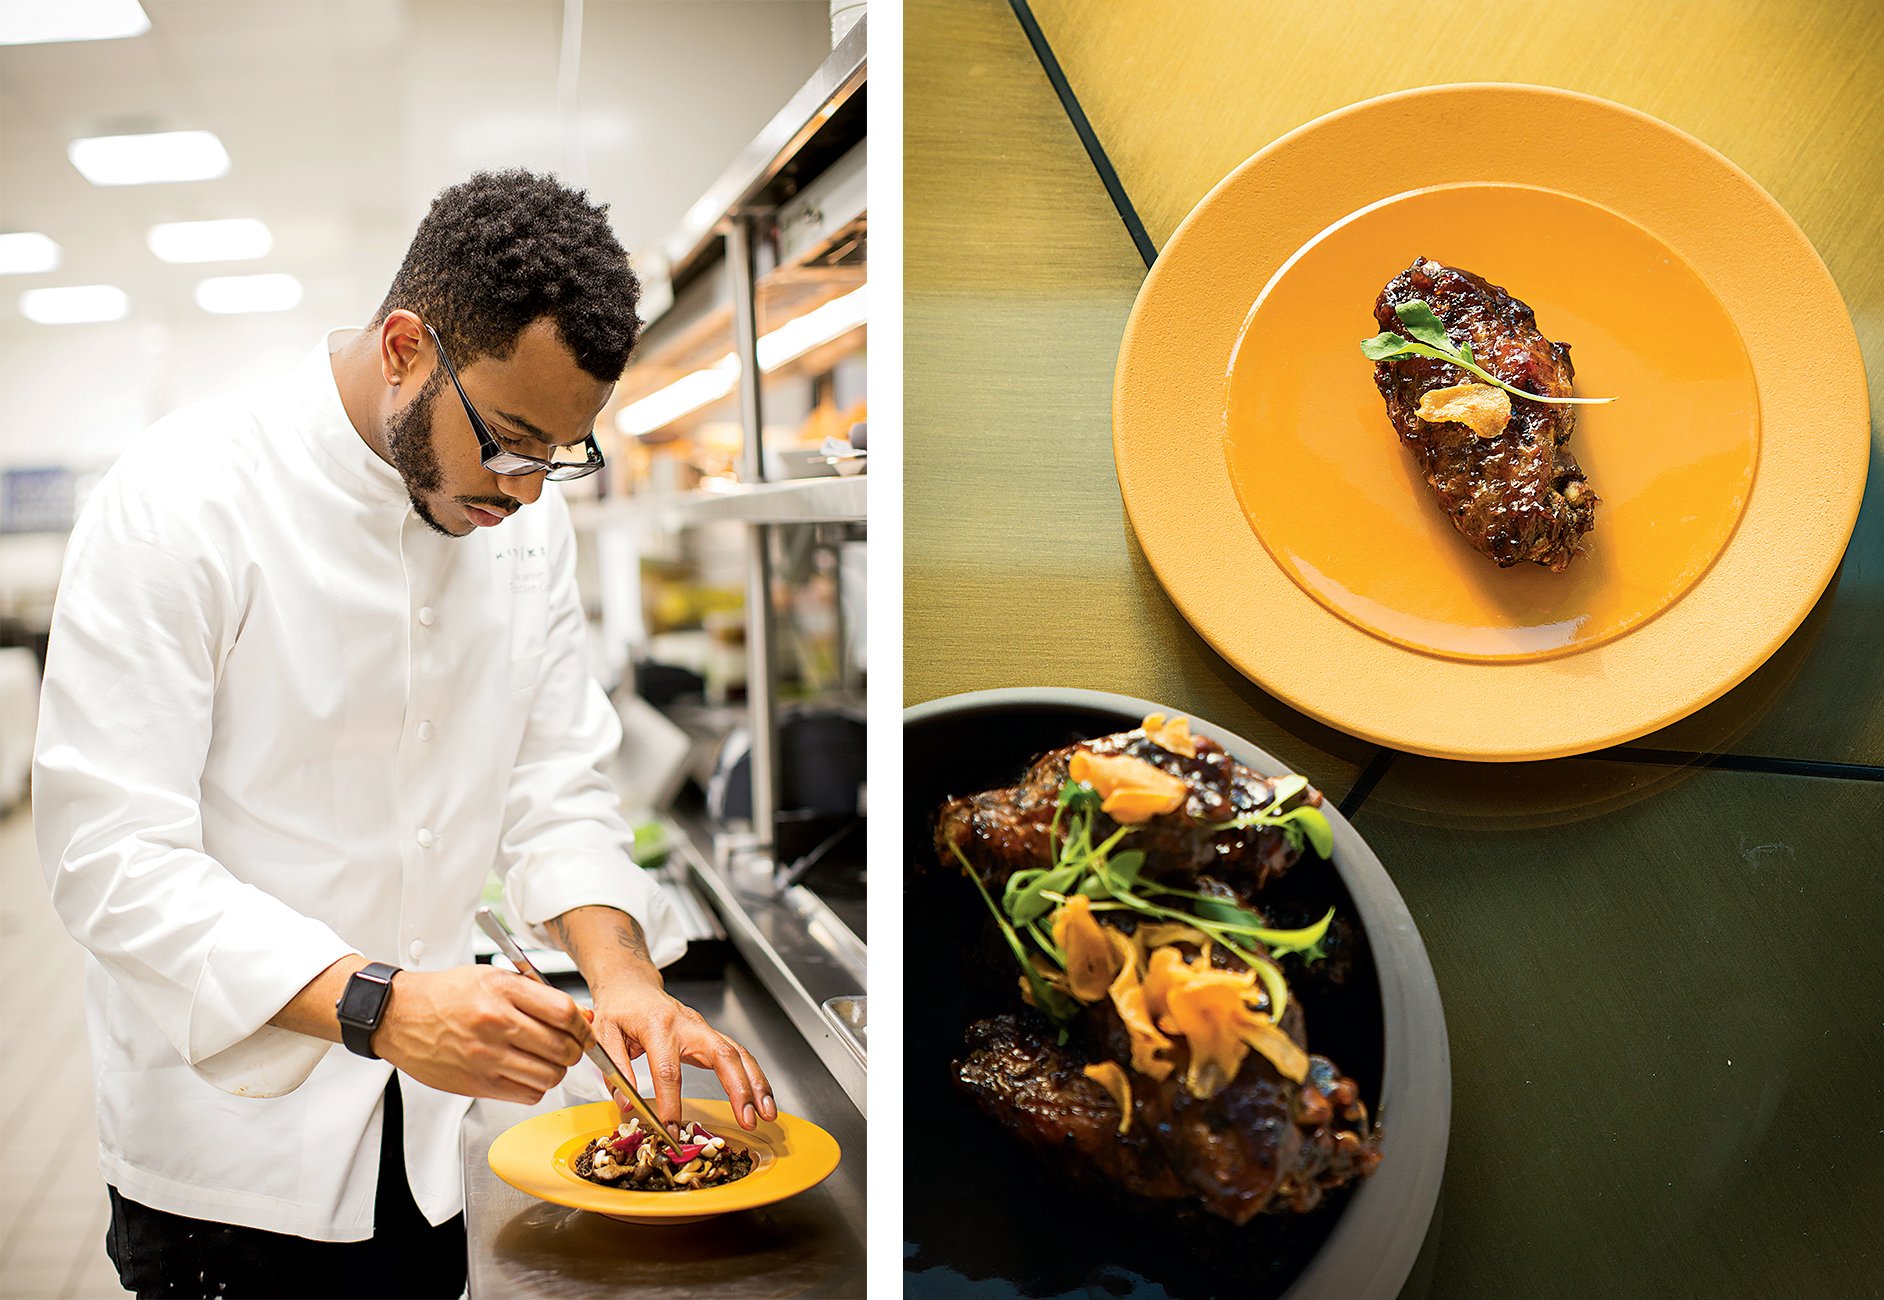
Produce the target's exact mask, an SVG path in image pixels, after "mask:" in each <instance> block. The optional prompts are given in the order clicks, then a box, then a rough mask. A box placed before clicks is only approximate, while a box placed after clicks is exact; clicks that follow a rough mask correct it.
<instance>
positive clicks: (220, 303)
mask: <svg viewBox="0 0 1884 1300" xmlns="http://www.w3.org/2000/svg"><path fill="white" fill-rule="evenodd" d="M300 303H301V282H300V281H299V280H297V279H295V278H294V277H293V276H292V275H216V276H211V277H210V278H209V279H207V280H204V281H201V282H200V283H199V284H198V285H197V286H196V305H197V306H198V307H201V308H202V309H203V310H204V311H211V312H215V313H216V314H217V315H218V316H236V315H240V314H242V313H244V312H254V311H287V310H289V309H290V308H293V307H297V306H299V305H300Z"/></svg>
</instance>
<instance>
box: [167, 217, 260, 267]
mask: <svg viewBox="0 0 1884 1300" xmlns="http://www.w3.org/2000/svg"><path fill="white" fill-rule="evenodd" d="M148 240H149V243H150V251H151V252H153V253H155V254H157V256H158V257H161V258H162V259H163V260H164V261H166V262H243V261H247V260H249V259H250V258H255V257H264V256H266V255H267V254H268V251H269V250H270V249H271V248H273V247H274V246H275V237H274V236H273V235H271V234H269V232H268V227H267V226H265V225H263V224H262V223H261V222H259V221H256V220H255V219H254V218H252V217H232V218H230V219H229V220H226V221H170V222H165V223H164V224H163V225H159V226H152V227H151V228H150V235H149V236H148Z"/></svg>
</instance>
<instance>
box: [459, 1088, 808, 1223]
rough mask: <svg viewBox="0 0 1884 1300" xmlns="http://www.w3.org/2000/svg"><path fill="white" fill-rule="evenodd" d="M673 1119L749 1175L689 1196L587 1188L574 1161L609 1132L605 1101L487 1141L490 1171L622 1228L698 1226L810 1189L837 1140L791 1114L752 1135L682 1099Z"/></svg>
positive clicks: (722, 1108) (713, 1107)
mask: <svg viewBox="0 0 1884 1300" xmlns="http://www.w3.org/2000/svg"><path fill="white" fill-rule="evenodd" d="M681 1114H682V1115H683V1116H684V1117H685V1118H687V1119H690V1120H694V1121H696V1122H698V1123H702V1124H705V1125H706V1126H707V1128H709V1129H711V1130H712V1131H713V1132H714V1133H716V1134H718V1135H719V1136H721V1137H723V1138H725V1139H726V1141H727V1143H728V1144H729V1145H731V1146H735V1147H738V1148H740V1149H741V1150H744V1151H747V1152H750V1153H751V1155H752V1157H753V1164H752V1172H751V1173H749V1174H747V1175H746V1176H745V1177H744V1178H741V1179H739V1180H737V1181H736V1182H731V1183H726V1184H723V1185H721V1186H719V1187H705V1188H702V1189H700V1190H699V1191H693V1192H631V1191H625V1190H623V1189H621V1188H617V1187H604V1186H602V1185H601V1184H600V1183H592V1182H590V1181H589V1180H588V1179H586V1178H584V1177H582V1176H581V1175H580V1174H578V1173H577V1172H576V1157H577V1156H579V1155H581V1154H582V1152H583V1149H584V1148H585V1147H587V1146H588V1144H589V1142H590V1141H591V1140H592V1139H595V1138H598V1137H601V1136H602V1135H603V1134H605V1133H611V1132H613V1131H614V1129H615V1126H616V1125H617V1124H619V1123H620V1122H621V1111H620V1109H619V1108H617V1107H616V1105H615V1103H614V1102H612V1101H596V1102H590V1103H589V1104H588V1105H585V1106H570V1107H568V1108H567V1109H564V1110H557V1111H551V1112H550V1113H549V1114H547V1115H532V1116H531V1117H530V1118H529V1119H526V1120H524V1121H522V1122H521V1123H518V1124H513V1125H512V1126H511V1127H509V1128H508V1129H505V1130H504V1131H503V1132H502V1133H500V1134H498V1136H497V1140H496V1141H495V1142H492V1143H491V1152H490V1162H491V1172H492V1173H494V1174H496V1175H497V1176H498V1177H499V1178H501V1179H503V1180H504V1181H505V1182H507V1183H509V1184H510V1185H511V1186H512V1187H514V1188H516V1189H517V1190H518V1191H520V1192H526V1193H528V1194H529V1195H531V1196H534V1197H537V1198H538V1199H540V1200H545V1201H549V1202H551V1203H552V1204H555V1205H567V1206H569V1207H571V1208H572V1209H577V1210H590V1211H592V1212H594V1213H596V1214H603V1215H607V1216H608V1217H609V1218H611V1219H620V1220H622V1221H623V1222H625V1223H651V1224H675V1223H698V1222H699V1221H700V1220H702V1219H710V1218H713V1217H715V1216H716V1215H721V1214H733V1213H736V1212H737V1211H740V1210H750V1209H754V1208H756V1207H758V1206H761V1205H771V1204H772V1203H773V1202H775V1201H782V1200H784V1199H785V1198H786V1197H788V1196H796V1195H798V1193H800V1192H802V1191H807V1190H809V1189H810V1188H813V1187H816V1186H817V1185H818V1184H819V1183H821V1182H823V1181H824V1180H825V1179H826V1178H827V1177H829V1176H830V1173H831V1171H832V1170H833V1169H836V1168H837V1162H838V1159H839V1158H840V1156H841V1155H842V1153H841V1152H840V1151H839V1150H838V1146H837V1139H835V1138H833V1137H832V1136H831V1135H830V1134H829V1133H826V1132H825V1131H824V1130H823V1129H821V1128H819V1127H818V1126H817V1125H816V1124H813V1123H812V1122H811V1121H810V1120H808V1119H800V1118H798V1117H797V1116H796V1115H780V1116H779V1117H778V1120H777V1121H776V1122H767V1121H765V1120H761V1121H760V1122H759V1127H758V1128H757V1129H755V1130H753V1131H752V1132H747V1131H745V1130H744V1129H742V1128H740V1127H739V1125H738V1124H737V1123H735V1122H734V1120H733V1108H732V1106H730V1105H729V1104H728V1103H726V1102H725V1101H696V1100H693V1099H688V1100H685V1101H683V1102H682V1103H681Z"/></svg>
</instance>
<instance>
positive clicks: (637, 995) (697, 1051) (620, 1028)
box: [592, 979, 778, 1129]
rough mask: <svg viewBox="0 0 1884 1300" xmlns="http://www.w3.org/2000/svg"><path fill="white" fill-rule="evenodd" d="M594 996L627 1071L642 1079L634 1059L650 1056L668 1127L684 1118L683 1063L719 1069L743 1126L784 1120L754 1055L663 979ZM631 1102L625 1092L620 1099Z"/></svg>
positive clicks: (604, 1036)
mask: <svg viewBox="0 0 1884 1300" xmlns="http://www.w3.org/2000/svg"><path fill="white" fill-rule="evenodd" d="M592 991H593V992H594V994H595V1012H594V1020H595V1035H596V1038H597V1039H599V1040H600V1042H601V1044H602V1046H603V1047H605V1048H607V1049H608V1052H609V1055H611V1056H613V1057H614V1058H615V1061H616V1064H618V1065H620V1066H621V1067H622V1069H623V1070H624V1071H625V1072H626V1073H627V1075H628V1082H629V1084H630V1085H631V1086H633V1087H635V1088H637V1089H638V1088H639V1087H640V1086H641V1085H640V1084H639V1083H638V1082H637V1081H636V1078H635V1073H636V1072H635V1067H634V1065H633V1064H632V1062H633V1061H634V1060H635V1059H636V1058H637V1057H642V1056H645V1057H646V1058H647V1071H648V1073H649V1074H650V1075H651V1076H652V1077H653V1079H654V1113H655V1115H656V1116H658V1117H659V1118H660V1120H661V1122H662V1123H663V1124H666V1125H667V1126H668V1127H669V1128H672V1127H673V1126H674V1125H676V1124H678V1123H680V1067H681V1063H682V1062H685V1063H686V1064H688V1065H699V1066H704V1067H706V1068H708V1069H710V1070H712V1071H713V1073H715V1074H717V1075H718V1076H719V1079H720V1086H721V1087H722V1088H724V1089H725V1090H726V1099H727V1100H728V1101H730V1102H732V1103H733V1116H734V1118H735V1119H737V1120H738V1121H739V1126H740V1127H741V1128H748V1129H749V1128H756V1127H757V1126H758V1123H759V1119H760V1117H761V1116H763V1117H764V1118H766V1119H777V1118H778V1103H777V1102H775V1101H773V1100H772V1085H771V1084H770V1083H768V1082H766V1078H765V1071H764V1070H761V1069H760V1068H759V1063H758V1062H757V1061H755V1060H754V1059H753V1058H752V1053H751V1052H748V1051H747V1050H746V1049H745V1048H743V1047H741V1046H740V1045H739V1044H738V1043H735V1042H734V1041H733V1040H732V1039H730V1038H728V1037H727V1036H726V1035H725V1034H722V1033H721V1032H720V1031H719V1030H717V1029H715V1028H713V1026H711V1025H709V1024H708V1023H707V1022H706V1019H705V1018H704V1017H703V1016H701V1014H700V1013H699V1012H698V1011H695V1010H694V1009H693V1008H692V1007H690V1006H687V1005H686V1004H684V1003H682V1002H679V1001H677V1000H676V999H674V998H673V997H671V996H669V995H668V993H667V991H666V990H665V989H663V988H662V987H661V986H660V984H659V982H658V979H655V980H638V979H630V980H624V981H621V982H619V983H614V984H605V985H603V986H602V987H601V988H599V989H594V990H592ZM616 1104H617V1105H619V1106H623V1107H624V1109H625V1108H626V1104H627V1098H625V1097H618V1098H616Z"/></svg>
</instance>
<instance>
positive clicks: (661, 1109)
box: [646, 1029, 680, 1128]
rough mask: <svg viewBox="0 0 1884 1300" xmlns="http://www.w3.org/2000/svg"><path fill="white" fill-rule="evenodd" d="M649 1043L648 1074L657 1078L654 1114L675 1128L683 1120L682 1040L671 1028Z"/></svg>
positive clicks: (655, 1082)
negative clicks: (681, 1088) (681, 1104)
mask: <svg viewBox="0 0 1884 1300" xmlns="http://www.w3.org/2000/svg"><path fill="white" fill-rule="evenodd" d="M646 1046H647V1049H648V1074H649V1075H650V1076H651V1077H652V1078H653V1080H654V1113H655V1114H656V1115H657V1116H659V1117H660V1120H661V1123H663V1124H665V1125H667V1126H668V1127H669V1128H672V1127H674V1126H675V1125H676V1124H678V1123H680V1039H679V1038H678V1037H677V1036H676V1035H675V1034H674V1032H673V1031H672V1030H671V1029H670V1030H668V1031H666V1032H665V1033H663V1034H662V1035H661V1037H659V1038H651V1039H650V1040H649V1041H648V1043H647V1044H646Z"/></svg>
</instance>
